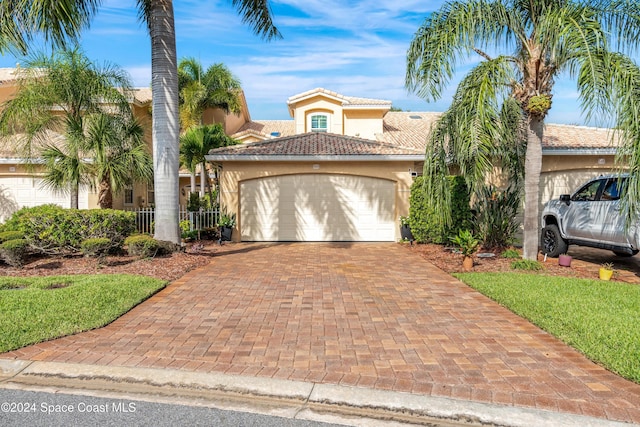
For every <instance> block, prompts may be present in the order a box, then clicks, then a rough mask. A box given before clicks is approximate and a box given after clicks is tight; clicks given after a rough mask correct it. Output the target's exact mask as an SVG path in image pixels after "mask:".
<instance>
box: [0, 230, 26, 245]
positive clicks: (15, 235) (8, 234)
mask: <svg viewBox="0 0 640 427" xmlns="http://www.w3.org/2000/svg"><path fill="white" fill-rule="evenodd" d="M16 239H24V233H23V232H21V231H4V232H2V233H0V243H2V242H6V241H8V240H16Z"/></svg>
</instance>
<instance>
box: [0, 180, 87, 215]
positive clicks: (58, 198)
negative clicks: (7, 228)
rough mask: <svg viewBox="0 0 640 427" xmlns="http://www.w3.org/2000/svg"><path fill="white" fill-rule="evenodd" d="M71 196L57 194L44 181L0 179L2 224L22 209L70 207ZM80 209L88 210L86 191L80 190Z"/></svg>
mask: <svg viewBox="0 0 640 427" xmlns="http://www.w3.org/2000/svg"><path fill="white" fill-rule="evenodd" d="M69 202H70V199H69V195H68V194H62V193H55V192H52V191H51V190H49V189H46V188H44V187H43V184H42V179H40V178H33V177H28V176H17V177H15V176H13V177H0V222H2V221H4V220H6V219H7V218H9V217H10V216H11V214H12V213H13V212H15V211H17V210H18V209H20V208H22V207H32V206H38V205H44V204H48V203H53V204H56V205H60V206H62V207H69ZM79 205H80V206H79V207H80V208H81V209H87V206H88V195H87V190H86V189H80V197H79Z"/></svg>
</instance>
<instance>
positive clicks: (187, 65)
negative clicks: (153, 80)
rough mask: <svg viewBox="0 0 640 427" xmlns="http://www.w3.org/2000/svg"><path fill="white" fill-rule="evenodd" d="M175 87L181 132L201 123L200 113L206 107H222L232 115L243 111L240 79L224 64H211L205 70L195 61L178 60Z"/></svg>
mask: <svg viewBox="0 0 640 427" xmlns="http://www.w3.org/2000/svg"><path fill="white" fill-rule="evenodd" d="M178 89H179V94H180V126H181V128H182V130H183V131H184V130H186V129H188V128H190V127H191V126H197V125H200V124H202V114H203V113H204V111H205V110H206V109H207V108H221V109H223V110H224V111H225V112H227V113H235V114H239V113H240V112H241V111H242V104H241V98H240V94H241V86H240V81H239V80H238V79H237V78H236V77H235V76H234V75H233V74H232V73H231V71H230V70H229V69H228V68H227V67H226V66H225V65H224V64H213V65H211V66H210V67H209V68H207V69H206V71H205V70H203V69H202V65H201V64H200V63H199V62H198V60H196V59H194V58H184V59H181V60H180V62H179V63H178Z"/></svg>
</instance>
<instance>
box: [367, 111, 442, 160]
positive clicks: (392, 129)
mask: <svg viewBox="0 0 640 427" xmlns="http://www.w3.org/2000/svg"><path fill="white" fill-rule="evenodd" d="M440 116H442V113H432V112H428V113H427V112H419V113H413V112H405V111H389V112H388V113H387V114H386V115H385V116H384V120H383V131H382V134H378V135H376V138H377V140H378V141H381V142H386V143H388V144H394V145H398V146H401V147H408V148H413V149H417V150H421V151H424V150H425V147H426V141H427V135H429V132H430V131H431V126H433V124H434V123H435V122H436V121H437V120H438V119H439V118H440Z"/></svg>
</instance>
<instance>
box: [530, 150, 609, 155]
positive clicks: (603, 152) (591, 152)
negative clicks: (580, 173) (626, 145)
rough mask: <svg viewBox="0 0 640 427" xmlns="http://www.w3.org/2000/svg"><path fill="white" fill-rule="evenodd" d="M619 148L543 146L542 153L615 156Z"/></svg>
mask: <svg viewBox="0 0 640 427" xmlns="http://www.w3.org/2000/svg"><path fill="white" fill-rule="evenodd" d="M616 154H618V149H617V148H543V149H542V155H543V156H545V155H547V156H549V155H553V156H606V155H611V156H615V155H616Z"/></svg>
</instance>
